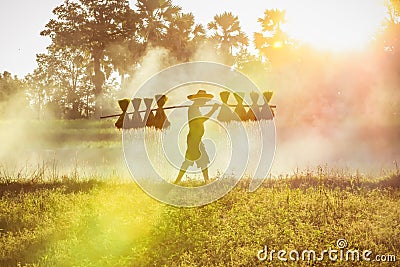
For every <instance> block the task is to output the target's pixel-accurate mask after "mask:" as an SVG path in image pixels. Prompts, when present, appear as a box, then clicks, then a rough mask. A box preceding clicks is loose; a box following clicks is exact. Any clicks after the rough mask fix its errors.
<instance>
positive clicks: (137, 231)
mask: <svg viewBox="0 0 400 267" xmlns="http://www.w3.org/2000/svg"><path fill="white" fill-rule="evenodd" d="M0 194H1V201H0V229H1V230H0V265H1V266H17V265H20V266H283V264H282V263H281V262H279V261H278V260H274V261H272V262H269V261H266V262H259V261H258V259H257V257H256V256H257V252H258V251H259V250H260V249H262V248H263V247H264V245H268V247H269V248H270V249H276V250H279V249H286V250H288V251H290V250H293V249H296V250H299V251H301V250H305V249H313V250H315V251H322V250H323V249H327V248H328V247H332V248H335V244H336V241H337V239H339V238H345V239H346V240H347V241H348V243H349V248H352V249H360V250H364V249H369V250H371V251H373V252H374V253H379V254H393V255H396V256H397V258H398V259H399V257H400V227H399V222H400V210H399V209H398V207H400V177H399V174H398V173H397V174H393V175H391V176H388V177H386V178H385V179H367V178H363V177H359V176H351V175H345V174H338V173H328V172H322V171H317V172H315V173H306V172H305V173H297V174H295V175H294V176H293V177H290V178H286V179H274V180H269V181H267V182H266V183H264V185H263V186H262V187H261V188H260V189H258V190H257V191H256V192H254V193H248V192H247V183H246V181H244V182H241V183H240V184H239V186H238V187H237V188H235V189H234V190H233V191H232V192H231V193H229V194H228V195H226V196H225V197H223V198H222V199H220V200H219V201H216V202H214V203H212V204H210V205H207V206H204V207H199V208H174V207H171V206H168V205H165V204H162V203H159V202H157V201H155V200H153V199H152V198H150V197H149V196H147V195H146V194H145V193H143V192H142V191H141V190H140V189H139V188H138V187H137V186H136V185H135V184H133V183H130V182H121V181H108V182H104V181H96V180H86V181H76V180H71V179H66V180H64V181H54V182H51V183H50V182H49V183H30V182H25V183H22V182H13V183H9V184H7V185H5V184H3V185H0ZM292 265H293V266H354V265H356V266H357V265H360V266H373V264H371V263H367V262H361V263H358V264H355V263H354V262H329V261H323V262H319V263H312V262H301V261H299V262H297V263H292ZM380 266H396V265H395V263H387V264H386V265H385V264H381V265H380Z"/></svg>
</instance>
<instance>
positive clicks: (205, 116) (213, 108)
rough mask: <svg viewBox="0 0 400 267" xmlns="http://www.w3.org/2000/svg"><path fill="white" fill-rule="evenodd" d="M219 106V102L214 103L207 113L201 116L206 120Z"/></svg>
mask: <svg viewBox="0 0 400 267" xmlns="http://www.w3.org/2000/svg"><path fill="white" fill-rule="evenodd" d="M219 107H220V105H219V104H217V103H215V104H214V105H213V107H212V109H211V110H210V111H209V112H208V113H207V114H205V115H204V116H203V117H204V120H208V119H209V118H210V117H211V116H212V115H213V114H214V113H215V111H217V109H218V108H219Z"/></svg>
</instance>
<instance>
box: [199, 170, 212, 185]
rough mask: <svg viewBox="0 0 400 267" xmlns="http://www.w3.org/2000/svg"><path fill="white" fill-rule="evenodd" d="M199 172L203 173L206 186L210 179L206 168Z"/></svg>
mask: <svg viewBox="0 0 400 267" xmlns="http://www.w3.org/2000/svg"><path fill="white" fill-rule="evenodd" d="M201 171H202V172H203V177H204V181H205V182H206V184H208V183H209V182H210V179H209V177H208V168H204V169H202V170H201Z"/></svg>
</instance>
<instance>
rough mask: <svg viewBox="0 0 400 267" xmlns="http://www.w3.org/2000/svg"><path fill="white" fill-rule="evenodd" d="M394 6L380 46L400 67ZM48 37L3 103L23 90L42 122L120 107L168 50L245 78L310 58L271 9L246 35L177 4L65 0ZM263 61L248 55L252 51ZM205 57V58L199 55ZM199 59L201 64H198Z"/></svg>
mask: <svg viewBox="0 0 400 267" xmlns="http://www.w3.org/2000/svg"><path fill="white" fill-rule="evenodd" d="M399 6H400V5H399V1H398V0H392V2H391V3H390V7H389V9H388V10H389V13H390V14H389V16H388V20H387V22H386V28H385V31H383V32H382V33H381V34H380V35H379V36H377V38H376V40H375V42H374V47H375V48H376V50H377V51H380V52H382V53H383V54H385V56H387V55H389V57H388V58H390V61H391V62H394V63H393V64H394V66H393V67H398V66H397V65H396V64H398V63H397V62H400V52H399V50H400V38H399V36H400V23H399V17H400V14H399V12H400V8H399ZM53 13H54V19H51V20H50V21H49V22H48V23H47V24H46V25H45V27H44V30H43V31H42V32H41V35H42V36H45V37H49V38H51V41H52V42H51V45H50V46H49V47H48V48H47V52H46V53H44V54H38V55H37V65H38V66H37V68H36V69H35V70H34V71H33V73H31V74H29V75H27V76H26V77H24V78H23V79H22V80H20V79H18V78H17V77H12V75H11V74H10V73H7V72H5V73H3V74H2V75H1V76H0V82H1V83H0V101H4V100H5V99H7V97H10V96H11V95H12V94H13V93H15V91H17V90H24V91H25V92H26V96H27V98H28V102H29V105H30V107H31V108H32V109H33V111H34V113H35V114H37V117H38V118H41V117H43V114H47V111H51V114H53V115H54V116H55V117H57V118H66V119H76V118H90V117H97V116H98V115H99V114H101V113H102V112H105V109H106V107H108V106H111V105H114V101H115V97H116V94H117V91H118V90H120V88H123V86H124V83H125V81H126V79H128V78H129V77H132V76H133V75H134V73H135V71H137V70H140V68H141V67H142V66H141V62H142V59H143V57H144V56H145V55H146V53H147V51H149V50H150V49H152V48H158V47H161V48H163V49H165V50H167V51H168V53H169V56H170V57H171V58H172V59H173V60H172V61H173V62H175V63H176V62H186V61H190V60H191V59H192V58H193V57H194V56H195V55H196V53H197V52H198V51H199V50H201V49H202V48H210V49H208V50H207V51H212V53H214V54H215V56H217V57H218V58H219V59H220V61H222V62H223V63H225V64H229V65H234V66H235V67H237V68H239V69H241V70H243V71H244V72H248V73H250V74H251V73H252V72H262V73H264V72H269V73H272V72H282V70H285V68H286V67H287V66H292V65H293V64H301V63H302V62H304V60H303V59H304V57H306V56H309V55H310V53H309V51H308V50H307V48H306V47H304V46H302V45H301V43H298V42H296V41H295V40H292V39H290V38H289V37H288V36H287V35H286V34H285V32H284V31H283V30H282V27H281V25H282V24H283V23H284V22H285V12H284V11H281V10H266V11H265V13H264V16H263V17H262V18H254V19H258V22H259V25H260V29H259V31H258V32H255V33H254V35H253V36H251V37H249V36H247V35H246V34H245V33H244V32H243V31H242V28H241V24H240V21H239V18H238V17H237V16H235V15H234V14H232V13H229V12H225V13H222V14H217V15H215V16H214V19H213V20H212V21H211V22H209V23H208V24H207V25H201V24H196V22H195V18H194V16H193V14H191V13H184V12H183V11H182V9H181V7H179V6H176V5H174V4H173V2H172V1H171V0H137V1H135V3H134V5H131V4H130V2H129V1H127V0H126V1H125V0H107V1H100V0H96V1H93V0H65V2H64V3H63V4H61V5H60V6H58V7H56V8H55V9H54V10H53ZM251 43H253V44H254V47H255V48H256V51H257V52H256V55H253V54H252V53H250V52H249V51H248V48H249V46H250V44H251ZM197 56H198V55H197ZM196 59H199V58H198V57H197V58H196Z"/></svg>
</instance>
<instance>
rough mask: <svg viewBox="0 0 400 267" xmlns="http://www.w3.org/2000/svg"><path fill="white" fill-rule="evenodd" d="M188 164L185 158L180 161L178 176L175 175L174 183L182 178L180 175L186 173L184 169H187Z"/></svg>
mask: <svg viewBox="0 0 400 267" xmlns="http://www.w3.org/2000/svg"><path fill="white" fill-rule="evenodd" d="M189 166H190V163H189V162H188V161H187V160H185V161H184V162H183V163H182V166H181V169H180V171H179V174H178V176H177V177H176V180H175V182H174V184H177V183H179V182H180V181H181V180H182V177H183V175H184V174H185V173H186V170H187V168H189Z"/></svg>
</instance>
